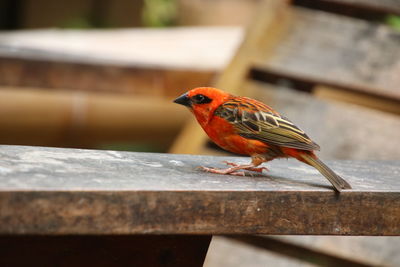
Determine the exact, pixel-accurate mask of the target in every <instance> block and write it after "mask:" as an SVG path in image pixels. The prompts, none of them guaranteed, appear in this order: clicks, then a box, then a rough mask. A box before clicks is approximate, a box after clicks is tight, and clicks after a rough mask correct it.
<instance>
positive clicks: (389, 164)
mask: <svg viewBox="0 0 400 267" xmlns="http://www.w3.org/2000/svg"><path fill="white" fill-rule="evenodd" d="M0 159H1V161H0V184H1V187H0V233H2V234H11V233H14V234H100V233H101V234H143V233H153V234H155V233H157V234H221V233H224V234H238V233H241V234H313V235H316V234H335V235H400V217H399V216H400V197H399V196H400V181H399V179H398V174H399V172H400V165H399V162H397V161H336V162H328V164H329V165H330V166H331V167H332V168H333V169H334V170H335V171H336V172H338V173H339V174H340V175H342V176H343V177H345V178H346V179H347V180H348V181H349V183H350V184H351V185H352V186H353V190H349V191H346V192H343V193H342V194H340V195H337V194H335V192H334V191H333V190H332V188H331V187H330V186H329V185H328V183H327V182H326V181H325V180H324V178H323V177H322V176H321V175H319V173H318V172H317V171H315V170H313V169H312V168H311V167H307V166H305V165H303V164H301V163H297V162H292V161H289V162H287V161H273V162H271V163H270V164H269V165H268V166H269V167H270V169H271V171H270V172H269V173H268V174H267V175H266V176H262V177H236V176H221V175H213V174H207V173H203V172H201V171H199V170H197V169H196V167H197V166H199V165H205V166H219V167H221V166H222V165H221V161H222V160H227V159H228V160H232V161H237V162H247V161H248V159H244V158H227V157H223V158H221V157H210V156H208V157H207V156H185V155H171V154H148V153H143V154H142V153H128V152H125V153H123V152H113V151H95V150H72V149H55V148H38V147H19V146H2V147H1V149H0Z"/></svg>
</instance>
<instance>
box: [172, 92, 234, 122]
mask: <svg viewBox="0 0 400 267" xmlns="http://www.w3.org/2000/svg"><path fill="white" fill-rule="evenodd" d="M229 97H231V95H230V94H228V93H226V92H224V91H222V90H219V89H217V88H212V87H198V88H194V89H192V90H190V91H188V92H186V93H184V94H183V95H181V96H180V97H178V98H177V99H175V100H174V102H175V103H177V104H181V105H184V106H186V107H188V108H189V109H190V111H192V112H193V114H194V115H195V117H196V119H197V120H198V121H199V123H200V124H201V125H202V126H204V125H205V124H207V123H208V122H209V120H210V119H211V118H212V116H213V114H214V111H215V109H216V108H218V107H219V106H220V105H221V104H222V103H224V102H225V101H226V100H227V99H228V98H229Z"/></svg>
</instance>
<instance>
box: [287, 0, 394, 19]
mask: <svg viewBox="0 0 400 267" xmlns="http://www.w3.org/2000/svg"><path fill="white" fill-rule="evenodd" d="M293 3H294V4H295V5H298V6H303V7H307V8H311V9H318V10H324V11H327V12H332V13H338V14H343V15H347V16H354V17H358V18H364V19H367V20H382V19H384V18H385V16H387V15H388V14H393V15H400V1H399V0H380V1H375V0H317V1H315V0H314V1H313V0H293Z"/></svg>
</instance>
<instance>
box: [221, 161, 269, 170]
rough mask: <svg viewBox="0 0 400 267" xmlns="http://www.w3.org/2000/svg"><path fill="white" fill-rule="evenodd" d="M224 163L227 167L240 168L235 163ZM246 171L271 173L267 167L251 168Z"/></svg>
mask: <svg viewBox="0 0 400 267" xmlns="http://www.w3.org/2000/svg"><path fill="white" fill-rule="evenodd" d="M223 163H225V164H226V165H229V166H232V167H237V166H240V165H239V164H236V163H233V162H229V161H226V160H225V161H223ZM245 170H248V171H253V172H259V173H262V171H263V170H265V171H269V169H268V168H267V167H250V168H245Z"/></svg>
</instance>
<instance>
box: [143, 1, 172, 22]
mask: <svg viewBox="0 0 400 267" xmlns="http://www.w3.org/2000/svg"><path fill="white" fill-rule="evenodd" d="M175 18H176V2H175V0H144V10H143V25H144V26H147V27H167V26H173V25H175Z"/></svg>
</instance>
